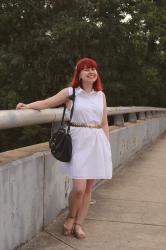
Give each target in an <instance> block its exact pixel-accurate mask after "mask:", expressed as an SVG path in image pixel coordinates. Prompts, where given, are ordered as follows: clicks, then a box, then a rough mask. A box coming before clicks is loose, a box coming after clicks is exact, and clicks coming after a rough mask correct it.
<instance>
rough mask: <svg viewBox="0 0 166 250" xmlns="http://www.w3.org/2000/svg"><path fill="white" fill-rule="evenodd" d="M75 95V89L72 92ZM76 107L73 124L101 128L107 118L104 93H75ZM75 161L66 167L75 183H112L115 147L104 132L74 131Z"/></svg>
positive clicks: (94, 129) (63, 167)
mask: <svg viewBox="0 0 166 250" xmlns="http://www.w3.org/2000/svg"><path fill="white" fill-rule="evenodd" d="M68 91H69V95H72V93H73V89H72V87H69V88H68ZM75 95H76V97H75V104H74V112H73V117H72V122H75V123H92V124H101V121H102V116H103V95H104V93H103V92H102V91H95V90H92V91H91V92H90V93H87V92H86V91H84V90H83V89H82V88H81V87H78V88H76V89H75ZM70 133H71V137H72V146H73V148H72V150H73V152H72V159H71V161H70V162H68V163H62V162H61V167H62V169H63V171H64V172H65V174H66V175H68V176H69V177H71V178H72V179H111V178H112V157H111V146H110V143H109V141H108V139H107V137H106V135H105V133H104V131H103V129H102V128H83V127H72V126H71V127H70Z"/></svg>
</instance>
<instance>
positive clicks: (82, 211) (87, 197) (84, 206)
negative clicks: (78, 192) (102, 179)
mask: <svg viewBox="0 0 166 250" xmlns="http://www.w3.org/2000/svg"><path fill="white" fill-rule="evenodd" d="M93 184H94V180H87V183H86V189H85V192H84V195H83V198H82V203H81V204H80V206H79V209H78V212H77V217H76V231H77V233H78V234H79V235H82V236H83V237H84V235H85V233H84V231H83V230H82V228H81V225H82V224H83V222H84V219H85V217H86V215H87V212H88V208H89V205H90V201H91V193H92V188H93Z"/></svg>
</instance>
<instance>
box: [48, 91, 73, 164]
mask: <svg viewBox="0 0 166 250" xmlns="http://www.w3.org/2000/svg"><path fill="white" fill-rule="evenodd" d="M70 99H72V100H73V106H72V109H71V112H70V120H69V122H68V125H67V126H66V127H65V125H64V116H65V111H66V104H65V106H64V109H63V115H62V120H61V124H60V127H59V128H58V130H57V131H56V132H54V127H55V121H53V123H52V128H51V138H50V140H49V147H50V149H51V153H52V155H53V156H54V157H55V158H56V159H57V160H59V161H62V162H69V161H70V160H71V156H72V140H71V135H70V121H71V119H72V116H73V110H74V101H75V88H73V95H72V96H71V98H70Z"/></svg>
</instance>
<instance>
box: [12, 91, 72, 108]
mask: <svg viewBox="0 0 166 250" xmlns="http://www.w3.org/2000/svg"><path fill="white" fill-rule="evenodd" d="M68 97H69V91H68V88H65V89H62V90H61V91H60V92H58V93H57V94H56V95H54V96H52V97H50V98H47V99H45V100H40V101H36V102H31V103H29V104H24V103H18V104H17V106H16V109H37V110H41V109H47V108H51V107H56V106H59V105H61V104H63V103H65V102H66V101H67V99H68Z"/></svg>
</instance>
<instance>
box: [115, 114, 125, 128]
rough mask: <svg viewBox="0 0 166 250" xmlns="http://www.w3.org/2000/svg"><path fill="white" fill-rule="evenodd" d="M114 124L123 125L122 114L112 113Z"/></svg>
mask: <svg viewBox="0 0 166 250" xmlns="http://www.w3.org/2000/svg"><path fill="white" fill-rule="evenodd" d="M114 125H117V126H124V117H123V115H114Z"/></svg>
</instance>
